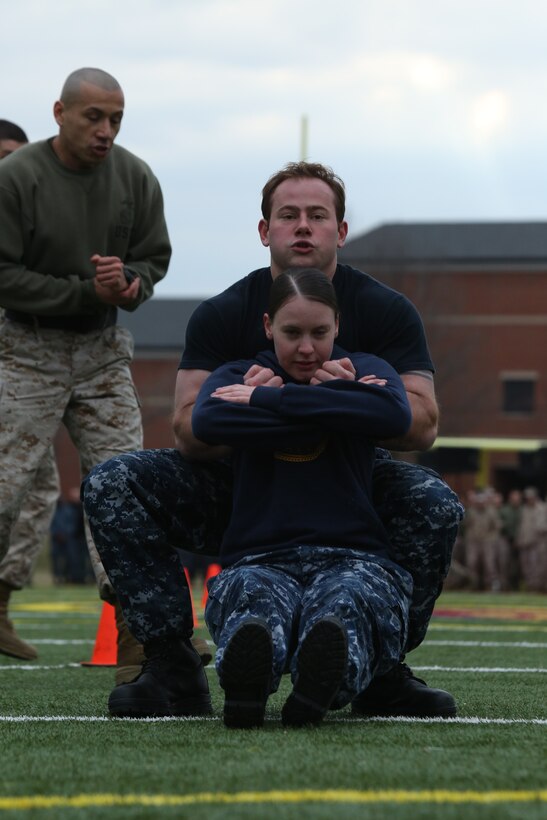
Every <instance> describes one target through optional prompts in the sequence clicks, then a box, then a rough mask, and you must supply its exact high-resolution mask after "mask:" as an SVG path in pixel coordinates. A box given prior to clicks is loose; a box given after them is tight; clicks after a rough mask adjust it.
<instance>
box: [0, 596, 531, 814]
mask: <svg viewBox="0 0 547 820" xmlns="http://www.w3.org/2000/svg"><path fill="white" fill-rule="evenodd" d="M200 597H201V592H200V591H197V594H196V595H195V599H196V601H197V602H199V600H200ZM13 600H14V605H15V606H14V609H13V611H12V616H13V620H14V622H15V624H16V628H17V630H18V632H19V633H20V634H21V636H22V637H23V638H25V639H27V640H29V641H30V642H33V641H35V642H36V646H37V648H38V650H39V659H38V661H35V662H33V663H31V664H24V663H22V662H20V661H16V660H14V659H10V658H6V657H3V656H0V684H1V689H0V692H1V695H0V697H1V704H0V752H1V759H2V778H1V781H0V820H2V818H3V817H6V818H10V817H18V818H22V817H25V818H26V817H29V818H31V817H32V818H40V819H41V820H50V819H51V818H55V820H58V818H61V820H65V819H66V820H73V818H79V820H88V819H89V818H99V817H100V818H101V820H110V818H123V820H133V818H159V817H162V818H163V817H165V818H192V820H201V819H202V818H207V820H220V818H276V819H277V818H279V819H280V820H285V818H291V820H292V818H299V820H300V818H314V820H315V818H341V819H342V820H345V819H346V818H348V819H349V818H351V819H352V820H353V818H367V819H368V818H371V820H372V818H374V819H375V820H376V819H377V818H381V820H384V818H386V820H391V819H392V818H393V819H394V820H395V819H396V818H397V819H398V818H413V820H415V819H416V820H420V819H421V818H427V819H428V820H429V819H430V818H438V817H442V818H443V819H444V818H447V820H452V818H480V819H481V820H483V819H484V820H487V819H488V820H490V818H492V819H493V818H495V819H496V820H500V819H501V820H505V818H519V819H520V818H523V817H526V818H529V820H539V818H545V817H546V815H547V792H546V789H547V784H546V778H545V771H546V765H545V764H546V749H547V744H546V735H547V708H546V698H545V691H546V683H547V678H546V675H545V674H544V673H542V672H539V671H532V670H539V669H543V670H545V669H547V664H546V662H545V661H546V658H547V651H546V648H547V606H546V604H547V600H546V599H545V598H544V597H541V596H526V595H518V596H516V595H507V596H504V595H491V596H490V595H480V594H477V595H471V594H469V593H464V594H459V593H446V594H445V595H443V596H442V597H441V599H439V602H438V606H437V610H438V611H442V612H443V613H444V614H443V616H442V617H436V618H434V620H433V622H432V625H431V628H430V631H429V633H428V637H427V639H426V641H425V643H424V644H423V645H422V646H421V647H419V648H418V649H417V650H415V651H414V652H413V653H412V654H411V655H410V656H409V658H408V659H407V660H408V662H409V663H410V664H411V665H412V667H413V668H414V669H415V672H416V674H417V675H418V676H420V677H424V678H425V679H426V680H427V681H428V683H429V684H430V685H432V686H438V687H441V688H446V689H449V690H450V691H451V692H452V693H453V694H454V695H455V697H456V699H457V701H458V706H459V717H460V718H467V719H469V721H470V722H468V723H465V722H457V721H456V722H451V721H449V722H416V721H415V722H407V721H402V720H393V721H381V720H366V719H362V718H354V717H352V715H351V712H350V710H349V709H345V710H342V711H340V712H333V713H330V714H329V716H328V719H327V720H326V721H325V723H324V724H323V725H322V726H321V727H319V728H316V729H303V730H287V729H284V728H283V727H282V725H281V723H280V720H279V716H280V711H281V706H282V704H283V702H284V699H285V698H286V696H287V694H288V692H289V691H290V682H289V680H288V679H284V680H283V683H282V687H281V689H280V691H279V692H278V693H277V694H276V695H274V696H273V697H272V698H270V701H269V704H268V711H267V720H266V724H265V727H264V729H262V730H253V731H247V732H245V731H233V730H231V731H230V730H227V729H226V728H225V727H224V725H223V723H222V719H221V714H222V692H221V690H220V689H219V686H218V683H217V678H216V673H215V671H214V667H213V666H210V667H209V668H208V677H209V681H210V686H211V691H212V695H213V701H214V707H215V715H214V717H213V718H209V719H203V720H187V721H184V720H173V721H158V722H141V721H126V720H124V721H122V720H111V719H109V718H107V711H106V702H107V698H108V694H109V692H110V689H111V688H112V686H113V678H114V670H113V669H111V668H98V667H91V668H86V667H82V666H80V665H79V661H82V660H89V659H90V658H91V655H92V651H93V642H94V639H95V637H96V632H97V626H98V621H99V615H100V612H101V606H102V605H101V603H100V602H99V601H98V600H97V599H96V592H95V590H94V589H93V588H89V587H82V588H74V587H72V588H71V587H55V588H36V589H29V590H25V591H24V592H22V593H20V594H18V595H17V596H16V597H15V596H14V599H13ZM71 605H72V606H76V611H71V609H70V607H71ZM42 607H45V609H43V608H42ZM459 607H474V608H475V609H474V612H473V613H470V614H466V615H462V614H461V613H460V612H459V611H457V610H458V608H459ZM488 607H490V608H492V607H495V608H496V610H500V608H501V612H500V611H497V613H496V616H495V617H494V616H493V614H492V611H491V610H488ZM485 608H486V609H485ZM519 608H520V610H519ZM448 610H451V613H450V612H448ZM198 611H199V606H198ZM477 612H478V614H477ZM504 612H505V614H506V615H508V616H509V617H504ZM522 615H524V616H525V617H521V616H522ZM198 631H199V632H200V634H203V635H205V631H204V628H203V627H202V626H201V627H200V628H199V630H198ZM51 640H57V641H60V642H61V643H57V644H55V643H41V641H51ZM78 641H80V642H81V643H77V642H78ZM37 665H39V666H41V667H52V668H41V669H31V668H29V669H27V668H25V666H31V667H32V666H37ZM59 667H60V668H59ZM422 667H425V669H423V670H422ZM433 667H442V668H441V669H438V668H433ZM494 668H495V669H497V670H498V671H494V672H493V671H486V670H491V669H494ZM507 669H516V670H520V671H509V672H508V671H503V670H507ZM523 670H531V671H523ZM18 717H19V718H20V720H19V721H17V720H16V718H18ZM63 717H64V718H66V719H65V720H62V719H61V718H63ZM37 718H40V719H39V720H37ZM46 718H48V719H47V720H46ZM473 719H480V722H479V720H475V722H471V721H472V720H473ZM495 721H497V722H495ZM519 721H520V722H519ZM540 790H543V792H542V794H541V795H540V794H539V792H540ZM466 791H472V792H473V796H472V797H473V799H472V800H471V802H461V803H460V802H455V801H457V800H458V798H459V797H461V795H462V792H466ZM274 792H275V793H277V794H275V793H274ZM381 792H384V794H383V796H382V794H381ZM405 792H410V795H409V794H408V793H405ZM501 792H504V793H507V792H509V794H506V795H505V797H504V796H503V794H500V793H501ZM523 792H529V794H523ZM105 795H107V796H108V795H112V796H113V797H112V800H113V801H116V800H118V801H123V800H126V801H127V803H128V804H125V805H124V804H119V805H103V804H102V803H103V801H106V800H107V798H106V797H104V796H105ZM519 795H520V796H521V797H523V798H524V799H523V800H518V799H517V798H518V797H519ZM101 796H103V797H101ZM131 796H134V797H131ZM28 797H34V798H36V800H37V803H36V804H35V806H34V807H25V806H24V805H23V804H18V803H14V802H13V801H14V800H15V799H17V798H28ZM48 797H58V798H60V799H64V798H70V797H73V798H78V797H79V798H81V800H82V801H83V805H81V806H74V805H68V804H66V802H65V803H63V802H61V804H60V805H54V806H52V807H50V808H48V807H47V798H48ZM534 797H535V798H536V799H534ZM153 798H155V799H156V801H157V804H156V805H148V804H147V802H148V801H149V800H151V799H153ZM171 798H172V799H173V800H174V801H175V802H176V801H177V800H178V801H179V804H178V805H177V804H174V805H169V800H170V799H171ZM412 798H414V799H412ZM10 800H11V801H12V802H10ZM132 800H133V801H134V804H131V801H132ZM492 800H493V801H494V802H489V801H492ZM180 801H186V803H184V802H182V803H180Z"/></svg>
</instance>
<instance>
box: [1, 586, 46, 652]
mask: <svg viewBox="0 0 547 820" xmlns="http://www.w3.org/2000/svg"><path fill="white" fill-rule="evenodd" d="M12 592H13V588H12V587H10V586H9V585H8V584H5V583H4V581H0V652H1V653H2V654H3V655H10V656H11V657H12V658H20V659H21V660H23V661H33V660H35V658H37V657H38V652H37V651H36V649H35V648H34V647H33V646H31V645H30V644H29V643H26V641H23V640H22V639H21V638H20V637H19V635H18V634H17V632H16V631H15V629H14V628H13V624H12V622H11V621H10V620H9V618H8V604H9V599H10V595H11V593H12Z"/></svg>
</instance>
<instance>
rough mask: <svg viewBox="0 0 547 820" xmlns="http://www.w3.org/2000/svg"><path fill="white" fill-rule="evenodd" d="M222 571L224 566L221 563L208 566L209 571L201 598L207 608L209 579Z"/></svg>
mask: <svg viewBox="0 0 547 820" xmlns="http://www.w3.org/2000/svg"><path fill="white" fill-rule="evenodd" d="M221 571H222V567H221V566H220V564H209V566H208V567H207V572H206V573H205V580H204V582H203V597H202V599H201V606H202V607H203V609H205V604H206V603H207V598H208V597H209V592H208V590H207V581H208V580H209V578H214V577H215V575H218V574H219V572H221Z"/></svg>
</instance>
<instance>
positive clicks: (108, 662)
mask: <svg viewBox="0 0 547 820" xmlns="http://www.w3.org/2000/svg"><path fill="white" fill-rule="evenodd" d="M184 573H185V575H186V580H187V581H188V589H189V591H190V602H191V604H192V618H193V621H194V626H199V623H198V619H197V617H196V609H195V607H194V599H193V597H192V587H191V585H190V575H189V573H188V570H187V569H186V567H185V568H184ZM117 662H118V627H117V626H116V613H115V610H114V607H113V606H112V604H109V603H107V602H106V601H104V603H103V608H102V612H101V617H100V620H99V626H98V628H97V635H96V637H95V646H94V647H93V653H92V655H91V660H89V661H81V663H80V666H116V664H117Z"/></svg>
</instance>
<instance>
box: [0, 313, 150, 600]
mask: <svg viewBox="0 0 547 820" xmlns="http://www.w3.org/2000/svg"><path fill="white" fill-rule="evenodd" d="M132 354H133V339H132V337H131V334H130V332H129V331H128V330H126V329H125V328H121V327H117V326H113V327H109V328H106V329H105V330H102V331H94V332H91V333H74V332H69V331H65V330H53V329H46V328H34V327H31V326H28V325H24V324H20V323H17V322H12V321H8V320H4V321H2V322H1V323H0V452H1V453H2V471H1V472H0V559H3V558H4V557H5V555H6V554H7V553H8V550H9V546H10V538H11V536H12V531H13V528H14V526H15V524H16V522H17V520H18V518H19V514H20V511H21V509H22V508H23V505H24V502H25V499H26V498H27V496H28V493H29V492H30V491H31V490H32V488H33V485H34V481H35V477H36V475H37V472H38V470H39V469H40V465H41V464H42V463H43V459H44V458H45V457H47V453H48V451H49V450H50V448H51V444H52V442H53V438H54V436H55V434H56V432H57V430H58V429H59V426H60V425H61V424H64V425H65V427H66V428H67V430H68V432H69V434H70V437H71V439H72V441H73V442H74V444H75V446H76V448H77V450H78V452H79V456H80V465H81V470H82V474H84V475H85V474H86V473H87V472H88V471H89V470H90V469H91V468H92V467H93V466H94V465H95V464H98V463H100V462H104V461H106V460H107V459H109V458H111V457H112V456H114V455H115V454H117V453H123V452H127V451H131V450H135V449H137V448H139V447H142V422H141V414H140V407H139V402H138V400H137V396H136V393H135V388H134V386H133V381H132V378H131V372H130V362H131V358H132ZM90 554H91V557H92V563H93V565H94V570H95V574H96V576H97V582H98V585H99V588H100V590H101V594H102V595H103V597H105V596H106V595H107V594H108V590H109V588H110V584H109V582H108V578H107V576H106V573H105V572H104V569H103V567H102V564H101V562H100V560H99V558H98V555H97V554H96V552H95V549H94V546H93V544H92V543H90ZM8 561H9V554H8Z"/></svg>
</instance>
